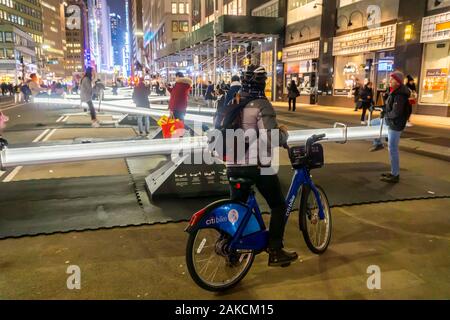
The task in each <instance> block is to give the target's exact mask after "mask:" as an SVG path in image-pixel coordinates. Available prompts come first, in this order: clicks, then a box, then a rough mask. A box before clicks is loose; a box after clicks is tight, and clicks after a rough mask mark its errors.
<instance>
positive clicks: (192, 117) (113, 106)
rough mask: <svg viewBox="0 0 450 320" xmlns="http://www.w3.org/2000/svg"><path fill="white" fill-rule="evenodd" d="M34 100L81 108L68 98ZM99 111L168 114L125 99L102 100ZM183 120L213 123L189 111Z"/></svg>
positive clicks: (154, 114) (148, 114)
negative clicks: (140, 106)
mask: <svg viewBox="0 0 450 320" xmlns="http://www.w3.org/2000/svg"><path fill="white" fill-rule="evenodd" d="M154 101H161V100H156V99H154V100H152V101H151V102H154ZM35 102H36V103H49V104H57V105H67V106H72V107H75V108H81V104H80V101H76V100H69V99H57V98H54V99H52V98H50V99H47V98H36V99H35ZM124 104H125V105H124ZM126 104H129V105H128V106H127V105H126ZM101 111H108V112H115V113H122V114H133V115H143V116H151V117H162V116H168V115H169V111H168V110H157V109H147V108H137V107H135V106H134V105H133V103H132V102H131V101H129V102H128V103H127V102H125V101H121V102H119V101H103V102H102V105H101ZM185 120H187V121H195V122H198V123H206V124H212V123H213V117H212V116H204V115H197V114H190V113H187V114H186V117H185Z"/></svg>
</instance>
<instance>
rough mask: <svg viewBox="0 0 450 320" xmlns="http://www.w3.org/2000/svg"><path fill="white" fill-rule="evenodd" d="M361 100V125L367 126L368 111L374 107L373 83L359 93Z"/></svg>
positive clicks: (369, 83)
mask: <svg viewBox="0 0 450 320" xmlns="http://www.w3.org/2000/svg"><path fill="white" fill-rule="evenodd" d="M359 98H360V101H361V108H362V114H361V124H362V125H366V124H367V123H366V113H367V110H368V109H369V108H370V107H371V106H373V104H374V102H373V84H372V82H370V81H369V82H368V83H367V84H366V85H365V86H364V87H363V88H362V89H361V90H360V91H359Z"/></svg>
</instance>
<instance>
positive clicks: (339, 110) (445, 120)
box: [272, 102, 450, 129]
mask: <svg viewBox="0 0 450 320" xmlns="http://www.w3.org/2000/svg"><path fill="white" fill-rule="evenodd" d="M272 104H273V106H274V107H280V108H282V107H284V108H288V107H289V105H288V103H287V102H273V103H272ZM297 108H302V109H307V110H311V111H314V112H322V113H328V114H340V115H352V116H353V115H355V114H356V112H355V111H353V108H346V107H337V106H322V105H309V104H297ZM358 114H359V112H358ZM411 122H412V124H413V125H420V126H425V127H432V128H433V127H434V128H446V129H450V117H437V116H427V115H420V114H413V115H412V116H411Z"/></svg>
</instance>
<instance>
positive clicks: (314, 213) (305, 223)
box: [299, 186, 332, 254]
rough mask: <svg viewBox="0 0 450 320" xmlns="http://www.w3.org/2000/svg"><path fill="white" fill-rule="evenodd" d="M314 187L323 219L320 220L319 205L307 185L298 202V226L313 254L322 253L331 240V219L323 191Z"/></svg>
mask: <svg viewBox="0 0 450 320" xmlns="http://www.w3.org/2000/svg"><path fill="white" fill-rule="evenodd" d="M316 188H317V190H318V191H319V195H320V202H321V203H322V206H323V211H324V214H325V219H323V220H321V219H320V217H319V205H318V204H317V199H316V197H315V195H314V192H313V191H312V190H311V188H310V187H309V186H304V187H303V188H302V197H301V202H300V210H299V215H300V216H299V226H300V230H301V231H302V233H303V238H304V239H305V242H306V245H307V246H308V248H309V250H311V251H312V252H313V253H315V254H322V253H324V252H325V251H326V250H327V248H328V245H329V244H330V241H331V232H332V219H331V210H330V205H329V203H328V198H327V196H326V194H325V191H323V189H322V188H321V187H319V186H316Z"/></svg>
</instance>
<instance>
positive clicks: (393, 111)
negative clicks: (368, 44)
mask: <svg viewBox="0 0 450 320" xmlns="http://www.w3.org/2000/svg"><path fill="white" fill-rule="evenodd" d="M403 83H404V75H403V73H401V72H399V71H395V72H394V73H392V74H391V77H390V87H391V90H392V92H391V93H390V94H389V96H388V98H387V99H386V106H385V110H384V111H383V112H382V114H381V118H383V117H384V118H385V120H386V124H387V125H388V143H389V159H390V162H391V172H390V173H384V174H382V175H381V180H382V181H384V182H389V183H398V182H399V181H400V158H399V143H400V137H401V135H402V132H403V130H405V127H406V122H407V119H408V113H409V108H410V107H409V98H410V96H411V91H410V90H409V89H408V88H407V87H406V86H405V85H404V84H403ZM371 124H372V125H380V124H381V119H375V120H373V121H372V123H371ZM373 144H374V145H373V147H372V148H371V149H370V151H371V152H374V151H378V150H382V149H384V146H383V144H382V142H381V140H380V139H375V141H374V143H373Z"/></svg>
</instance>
